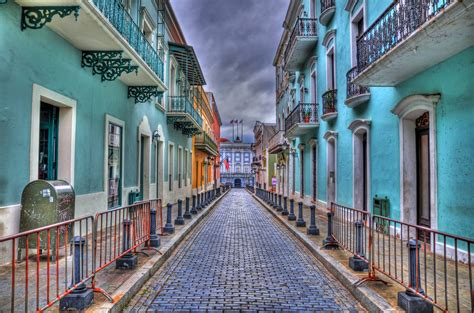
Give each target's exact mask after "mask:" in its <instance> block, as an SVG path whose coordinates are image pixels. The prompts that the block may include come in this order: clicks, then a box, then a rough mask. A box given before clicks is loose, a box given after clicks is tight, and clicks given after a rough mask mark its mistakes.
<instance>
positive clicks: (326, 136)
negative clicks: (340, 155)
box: [323, 130, 338, 140]
mask: <svg viewBox="0 0 474 313" xmlns="http://www.w3.org/2000/svg"><path fill="white" fill-rule="evenodd" d="M337 134H338V133H337V131H334V130H328V131H327V132H326V133H325V134H324V136H323V138H324V139H326V140H328V139H329V138H331V137H334V138H337Z"/></svg>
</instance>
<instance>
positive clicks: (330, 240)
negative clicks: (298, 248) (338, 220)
mask: <svg viewBox="0 0 474 313" xmlns="http://www.w3.org/2000/svg"><path fill="white" fill-rule="evenodd" d="M327 216H328V235H327V237H326V239H324V240H323V247H322V248H323V249H337V248H338V247H339V244H338V243H337V241H336V239H334V236H333V232H332V218H333V216H334V212H332V211H329V212H328V213H327Z"/></svg>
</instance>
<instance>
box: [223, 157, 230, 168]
mask: <svg viewBox="0 0 474 313" xmlns="http://www.w3.org/2000/svg"><path fill="white" fill-rule="evenodd" d="M224 166H225V169H226V170H227V171H228V170H229V168H230V164H229V159H228V158H225V159H224Z"/></svg>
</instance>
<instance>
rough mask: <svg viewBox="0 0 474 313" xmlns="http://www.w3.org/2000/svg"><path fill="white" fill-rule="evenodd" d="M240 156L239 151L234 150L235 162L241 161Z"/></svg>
mask: <svg viewBox="0 0 474 313" xmlns="http://www.w3.org/2000/svg"><path fill="white" fill-rule="evenodd" d="M240 157H241V154H240V152H236V153H235V162H241V158H240Z"/></svg>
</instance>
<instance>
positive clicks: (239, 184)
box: [234, 178, 242, 188]
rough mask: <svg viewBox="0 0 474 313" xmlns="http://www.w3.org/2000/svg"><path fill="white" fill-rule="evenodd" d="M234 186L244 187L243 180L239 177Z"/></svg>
mask: <svg viewBox="0 0 474 313" xmlns="http://www.w3.org/2000/svg"><path fill="white" fill-rule="evenodd" d="M234 187H235V188H241V187H242V181H241V180H240V178H237V179H236V180H235V181H234Z"/></svg>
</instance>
